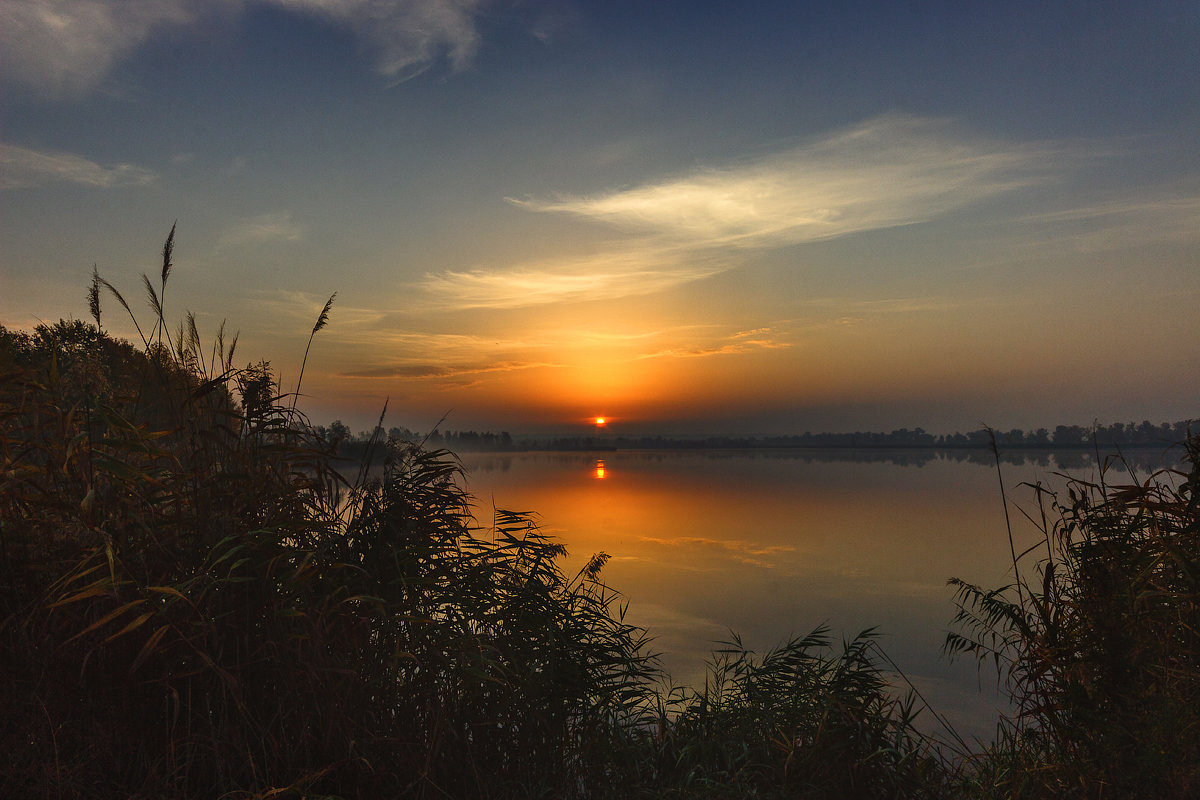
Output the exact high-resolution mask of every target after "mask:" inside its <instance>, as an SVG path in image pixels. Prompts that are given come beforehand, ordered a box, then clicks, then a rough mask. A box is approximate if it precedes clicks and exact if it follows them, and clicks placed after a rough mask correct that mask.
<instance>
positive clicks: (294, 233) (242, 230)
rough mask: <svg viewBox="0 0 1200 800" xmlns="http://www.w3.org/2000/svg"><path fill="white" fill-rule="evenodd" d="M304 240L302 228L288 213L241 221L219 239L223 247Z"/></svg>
mask: <svg viewBox="0 0 1200 800" xmlns="http://www.w3.org/2000/svg"><path fill="white" fill-rule="evenodd" d="M303 238H304V228H303V226H301V225H300V224H299V223H297V222H296V221H295V220H293V219H292V214H291V212H290V211H275V212H271V213H268V214H260V215H259V216H256V217H252V218H250V219H247V220H243V221H241V222H239V223H237V224H236V225H234V226H233V227H232V228H230V229H229V230H228V231H226V232H225V233H224V234H223V235H222V236H221V238H220V244H222V245H225V246H238V245H255V244H272V243H276V242H298V241H300V240H301V239H303Z"/></svg>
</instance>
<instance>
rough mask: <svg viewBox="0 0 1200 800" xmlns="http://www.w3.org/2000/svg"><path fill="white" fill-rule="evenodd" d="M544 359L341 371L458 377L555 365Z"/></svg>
mask: <svg viewBox="0 0 1200 800" xmlns="http://www.w3.org/2000/svg"><path fill="white" fill-rule="evenodd" d="M554 366H557V365H555V364H551V363H549V362H543V361H495V362H487V363H463V364H444V363H440V362H439V363H435V362H429V361H412V362H405V363H402V364H391V365H388V366H383V367H369V368H366V369H361V370H348V371H346V372H342V373H340V375H341V376H342V377H344V378H437V379H443V380H444V379H447V378H457V377H460V376H463V375H481V374H485V373H491V372H513V371H516V370H524V369H534V368H536V367H554Z"/></svg>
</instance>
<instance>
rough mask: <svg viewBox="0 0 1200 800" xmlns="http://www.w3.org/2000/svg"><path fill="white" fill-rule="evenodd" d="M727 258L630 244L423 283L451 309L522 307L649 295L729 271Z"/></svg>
mask: <svg viewBox="0 0 1200 800" xmlns="http://www.w3.org/2000/svg"><path fill="white" fill-rule="evenodd" d="M727 268H728V265H727V264H725V263H720V262H716V261H714V260H713V259H711V258H707V259H701V258H691V259H688V260H687V261H685V259H684V254H683V253H682V252H680V251H678V250H668V249H653V248H645V249H624V250H620V251H615V252H606V253H598V254H594V255H590V256H584V257H576V258H574V259H570V258H565V259H563V260H562V261H553V262H541V263H536V264H531V265H523V266H518V267H514V268H512V269H507V270H505V269H477V270H470V271H466V272H455V271H447V272H441V273H436V274H429V275H426V276H425V279H424V280H423V281H422V282H421V284H420V288H421V289H422V290H424V291H425V292H426V293H427V294H429V295H430V296H431V298H432V305H433V306H434V307H440V308H442V309H444V310H446V309H470V308H521V307H524V306H532V305H541V304H544V303H554V302H561V301H582V300H613V299H616V298H620V297H629V296H631V295H639V294H649V293H651V292H657V291H661V290H663V289H669V288H671V287H673V286H678V285H680V284H683V283H688V282H690V281H694V280H699V279H700V278H706V277H708V276H710V275H715V274H717V273H719V272H723V271H724V270H725V269H727Z"/></svg>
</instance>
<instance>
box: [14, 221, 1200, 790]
mask: <svg viewBox="0 0 1200 800" xmlns="http://www.w3.org/2000/svg"><path fill="white" fill-rule="evenodd" d="M170 269H171V239H168V240H167V245H166V246H165V247H164V251H163V265H162V271H161V276H160V277H159V280H158V281H157V288H155V283H154V282H152V281H150V280H147V281H146V286H145V288H146V290H147V295H148V299H149V301H150V304H151V308H152V318H151V319H150V320H149V323H148V324H145V325H140V326H139V335H140V337H141V342H140V345H139V346H136V347H135V346H131V345H129V344H126V343H123V342H119V341H116V340H114V339H112V338H111V337H109V336H107V335H106V334H104V333H103V326H102V323H103V317H102V315H101V292H102V291H104V290H107V289H111V287H107V285H106V284H104V282H103V281H102V280H101V279H99V277H98V276H97V277H96V279H95V281H94V282H93V286H92V292H91V294H90V297H89V299H90V301H91V302H90V306H91V311H92V315H93V319H94V324H85V323H82V322H77V321H76V322H62V323H59V324H57V325H54V326H39V327H38V328H37V329H36V330H35V331H34V332H33V333H31V334H22V333H14V332H10V331H4V330H3V329H0V375H2V384H0V387H2V388H0V458H2V461H3V464H2V472H0V563H2V566H0V714H2V715H3V718H4V719H5V724H4V725H3V726H2V727H0V795H2V796H6V797H7V796H14V797H16V796H21V797H131V796H132V797H184V798H187V797H194V798H208V797H229V798H237V797H247V798H248V797H287V796H293V797H344V798H353V797H362V798H373V797H431V798H432V797H464V798H465V797H494V798H509V797H581V798H582V797H587V798H593V797H595V798H603V797H620V798H627V797H711V798H725V797H728V798H735V797H751V796H757V797H811V798H821V797H829V798H834V797H958V796H977V797H1010V796H1028V797H1044V796H1080V797H1101V796H1103V797H1114V796H1130V797H1133V796H1146V797H1151V796H1154V797H1163V796H1165V797H1171V796H1178V797H1186V796H1189V795H1194V794H1195V793H1197V792H1198V791H1200V777H1198V765H1200V757H1198V756H1200V753H1197V750H1196V746H1195V745H1194V744H1192V742H1194V741H1195V740H1196V737H1195V736H1194V735H1193V734H1194V732H1195V730H1196V729H1197V723H1198V722H1200V712H1197V710H1196V709H1197V708H1198V707H1200V702H1197V701H1200V697H1198V696H1197V690H1198V688H1200V685H1198V675H1200V663H1197V660H1198V659H1200V646H1198V638H1200V637H1198V634H1197V631H1200V619H1197V614H1198V612H1197V605H1196V601H1197V583H1196V582H1197V579H1198V576H1200V569H1198V568H1200V564H1198V563H1197V560H1198V554H1200V541H1198V537H1200V531H1198V529H1197V521H1196V520H1197V487H1198V486H1200V472H1198V471H1197V467H1196V464H1197V463H1200V452H1198V450H1197V447H1198V444H1197V442H1196V441H1195V440H1192V441H1191V442H1190V444H1189V446H1188V450H1187V454H1188V456H1189V457H1190V459H1191V461H1190V463H1191V465H1192V466H1191V467H1190V470H1191V471H1190V473H1189V474H1186V475H1178V476H1174V477H1171V476H1160V477H1161V478H1163V479H1162V480H1150V481H1146V482H1138V481H1134V480H1132V479H1126V480H1122V481H1121V485H1112V484H1110V483H1107V482H1105V483H1099V484H1095V485H1090V484H1080V483H1075V484H1073V486H1072V488H1071V490H1070V493H1069V495H1067V496H1062V497H1049V496H1042V498H1041V499H1042V500H1043V508H1044V511H1045V514H1044V515H1042V516H1038V515H1034V522H1035V523H1037V524H1038V525H1040V526H1041V529H1042V530H1043V532H1044V542H1043V548H1042V549H1041V550H1039V551H1036V552H1033V553H1029V554H1026V555H1024V556H1021V555H1020V554H1017V553H1015V552H1014V554H1013V560H1014V574H1016V575H1019V576H1022V577H1021V578H1020V579H1018V580H1017V581H1016V582H1015V583H1014V584H1013V585H1012V586H1009V587H1005V588H1001V589H996V590H992V589H987V588H981V587H975V586H970V585H967V584H961V583H960V584H958V588H959V614H958V619H957V621H956V631H957V632H956V633H955V634H953V635H952V636H951V638H950V639H949V641H948V644H947V647H948V650H949V651H950V652H951V653H953V654H957V655H959V656H965V657H970V658H979V659H981V660H983V661H984V662H985V663H989V664H995V665H997V666H998V667H999V669H1000V674H1001V678H1002V680H1004V681H1005V685H1006V686H1007V687H1008V688H1009V691H1010V692H1011V694H1012V697H1013V699H1014V701H1015V703H1016V707H1017V708H1018V710H1019V713H1018V714H1017V715H1015V716H1014V718H1013V719H1011V720H1007V721H1006V722H1005V723H1004V724H1003V725H1002V727H1001V729H1000V730H999V732H998V736H997V740H996V742H995V743H993V744H992V745H991V746H990V747H985V748H977V749H976V751H974V752H972V751H970V750H969V749H968V748H967V747H966V745H965V744H962V743H957V742H954V741H949V742H945V743H941V745H940V746H939V745H938V743H935V742H932V741H930V740H929V739H927V738H926V737H925V736H923V735H921V734H920V733H918V732H917V730H916V729H915V728H914V726H913V718H914V715H915V714H916V713H918V708H917V706H916V705H915V704H914V702H913V701H912V700H906V699H897V697H896V695H895V693H894V691H893V690H892V689H891V687H890V686H889V684H888V680H887V677H886V672H885V669H884V667H885V665H886V662H885V661H884V659H883V657H882V655H881V652H880V651H879V650H878V649H877V648H876V646H875V645H874V642H873V637H872V636H871V635H870V634H869V633H867V634H864V635H862V636H860V637H858V638H856V639H854V640H852V641H849V642H844V643H840V644H839V643H835V642H833V641H831V640H830V637H829V635H828V633H827V632H826V631H824V630H817V631H814V632H813V633H812V634H810V635H808V636H805V637H801V638H798V639H796V640H794V641H791V642H787V643H785V644H783V645H781V646H780V647H778V648H777V649H776V650H774V651H772V652H770V653H767V654H764V655H757V654H754V653H750V652H748V651H746V649H745V648H742V647H741V646H740V644H739V643H737V642H736V641H734V642H733V643H731V645H730V646H729V647H728V648H726V649H724V650H721V651H718V652H716V653H714V654H713V656H712V661H711V663H710V669H709V674H708V678H707V680H706V683H705V685H704V686H703V687H693V688H682V687H673V686H672V685H671V684H670V682H669V678H668V676H665V675H664V674H662V671H661V669H660V668H659V666H658V664H657V662H656V660H655V659H654V657H653V655H652V651H651V649H650V643H649V642H648V639H647V636H646V633H645V632H644V631H642V630H640V629H638V628H636V627H633V626H631V625H628V624H626V623H625V622H624V620H623V608H622V606H621V602H620V599H619V597H618V596H617V595H616V594H615V593H614V592H613V591H612V590H611V589H610V588H609V587H607V586H606V585H605V584H604V582H603V579H602V570H603V566H604V562H605V559H606V557H605V556H603V555H602V554H601V555H597V556H595V557H594V558H592V559H591V560H590V561H589V563H588V564H587V566H586V567H585V568H584V569H583V570H581V571H580V572H579V573H578V574H576V575H567V574H564V573H563V572H562V571H561V569H560V566H559V565H560V560H561V558H560V557H561V556H562V554H563V548H562V546H561V545H560V544H558V543H557V542H555V541H553V540H552V539H550V538H548V537H546V536H544V535H543V534H542V533H541V532H540V531H539V530H538V528H537V526H536V525H535V524H534V523H533V521H532V520H531V519H530V518H529V517H528V516H527V515H524V514H520V513H511V512H504V511H499V512H496V513H495V515H494V516H493V517H491V518H489V519H478V518H477V517H476V516H474V514H473V513H472V506H471V503H470V500H471V499H470V497H469V496H468V495H467V494H466V493H465V492H464V490H463V489H462V482H461V472H460V468H459V464H458V462H457V460H456V459H455V457H454V456H453V454H451V453H449V452H446V451H443V450H430V449H425V448H422V447H421V446H419V445H415V444H412V443H410V442H405V441H401V440H399V439H393V440H390V441H389V440H387V439H385V438H376V439H374V440H373V441H371V442H370V443H369V449H371V450H377V451H378V452H380V453H382V454H383V455H384V459H385V468H384V470H383V472H382V476H381V477H378V478H371V479H368V476H367V471H366V470H365V469H364V470H362V471H361V473H360V474H359V476H358V478H357V479H346V478H344V477H342V475H343V474H344V472H345V471H346V470H345V469H344V467H345V465H344V464H339V463H338V462H337V461H336V460H335V449H336V443H335V442H330V441H327V440H326V438H325V437H323V436H322V435H321V433H320V431H319V430H318V429H316V428H314V427H313V426H311V425H309V423H308V421H307V420H306V419H305V418H304V416H303V415H302V414H301V413H299V412H298V411H297V410H296V403H295V399H296V395H297V393H298V392H299V387H295V389H290V390H284V389H282V388H281V387H279V386H278V385H277V383H276V381H275V378H274V373H273V371H272V370H271V368H270V365H269V364H267V363H266V362H258V363H257V364H255V363H251V364H249V365H247V366H245V367H236V366H234V365H235V363H237V362H236V361H235V358H236V337H234V338H232V339H229V340H228V341H227V340H226V337H225V336H224V334H223V333H218V334H216V335H215V336H213V337H212V338H211V339H210V340H208V341H202V339H201V336H200V334H199V332H198V331H197V329H196V326H195V324H194V321H193V319H192V318H191V316H190V315H187V316H185V317H184V322H183V323H182V324H181V325H179V326H177V327H175V328H174V329H171V328H170V327H169V326H167V325H166V315H165V313H164V310H163V297H164V296H165V289H166V283H167V279H168V277H169V273H170ZM108 296H111V297H113V298H114V299H115V300H116V301H117V303H118V305H120V306H122V307H123V308H124V310H125V311H128V310H129V308H128V305H127V303H126V302H125V300H124V298H122V297H121V296H120V295H118V294H117V293H116V292H115V291H111V292H109V294H106V295H105V297H108ZM329 311H330V307H329V305H328V304H327V305H326V308H325V309H324V311H323V312H322V314H321V315H320V317H319V318H318V320H317V321H316V324H314V326H313V329H312V331H311V334H312V335H316V334H317V333H318V332H319V331H320V329H321V328H322V327H323V326H324V325H325V323H326V322H327V320H328V315H329ZM311 341H312V340H311V337H310V343H311ZM301 372H302V371H301ZM369 457H370V455H369V454H368V456H367V458H368V459H369ZM1001 535H1002V532H1001ZM951 613H953V611H952V610H948V616H949V615H950V614H951ZM955 749H957V751H958V752H957V753H956V754H954V750H955ZM949 755H953V757H952V758H951V757H948V756H949Z"/></svg>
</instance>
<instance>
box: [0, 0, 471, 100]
mask: <svg viewBox="0 0 1200 800" xmlns="http://www.w3.org/2000/svg"><path fill="white" fill-rule="evenodd" d="M256 4H257V5H269V6H274V7H276V8H282V9H284V10H287V11H292V12H297V13H302V14H307V15H309V16H319V17H322V18H324V19H327V20H330V21H331V22H333V23H334V24H336V25H340V26H342V27H345V28H347V29H349V30H350V31H351V32H352V33H354V35H355V36H357V37H358V38H359V39H360V40H362V41H363V42H364V43H365V44H366V45H367V48H368V50H369V51H370V52H371V53H372V54H373V56H374V59H375V67H376V69H377V71H378V72H379V73H380V74H382V75H383V76H385V77H386V78H387V79H388V80H389V81H391V82H393V83H399V82H401V81H404V80H407V79H408V78H411V77H413V76H415V75H417V74H420V73H421V72H423V71H424V70H425V69H428V68H429V67H430V66H431V65H432V64H434V63H436V62H437V60H438V59H440V58H442V57H443V56H445V57H446V58H447V59H448V60H449V62H450V64H451V66H452V67H453V68H454V69H455V70H461V69H464V68H465V67H467V66H468V65H469V64H470V62H471V60H472V59H473V57H474V55H475V53H476V51H477V50H478V47H479V39H480V36H479V31H478V28H477V26H476V23H475V20H476V17H477V15H478V14H479V12H480V10H481V8H482V6H483V2H482V0H405V2H387V1H386V0H5V2H4V3H3V5H0V50H3V51H4V54H5V76H6V77H7V79H8V80H11V81H15V82H17V83H20V84H23V85H25V86H28V87H32V88H34V89H35V90H37V91H40V92H43V93H45V94H48V95H50V96H52V97H58V96H69V95H77V94H82V93H83V92H86V91H88V90H90V89H93V88H95V87H96V86H97V85H98V84H99V83H100V82H101V81H102V80H104V78H105V77H106V76H107V75H108V74H109V73H110V72H111V71H112V69H113V67H114V66H115V65H116V64H117V63H118V62H120V61H121V60H122V59H124V58H126V57H128V56H129V55H130V54H132V53H133V52H134V51H135V50H136V49H137V48H138V47H139V46H141V45H142V44H143V43H144V42H145V41H147V40H148V39H149V38H150V37H151V36H152V35H153V34H154V33H155V32H156V31H157V30H160V29H162V28H165V27H181V26H187V25H194V24H196V23H198V22H200V21H201V20H202V19H204V18H205V17H208V16H212V15H214V14H233V15H236V14H238V13H239V12H241V11H243V10H245V9H246V8H248V7H250V6H252V5H256Z"/></svg>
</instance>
